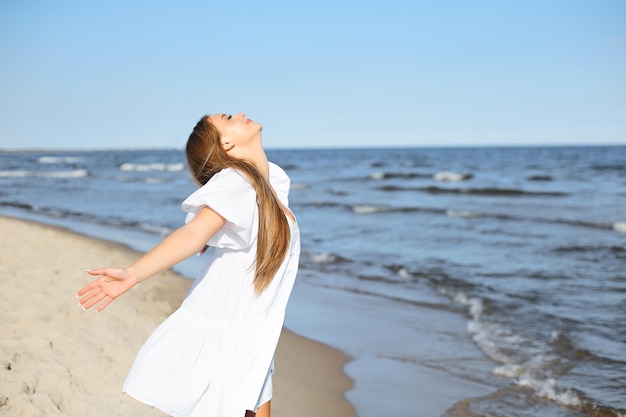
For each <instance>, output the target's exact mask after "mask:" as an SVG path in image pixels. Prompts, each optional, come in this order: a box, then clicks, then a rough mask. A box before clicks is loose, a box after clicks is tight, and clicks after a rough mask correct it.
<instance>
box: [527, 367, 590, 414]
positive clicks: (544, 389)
mask: <svg viewBox="0 0 626 417" xmlns="http://www.w3.org/2000/svg"><path fill="white" fill-rule="evenodd" d="M517 383H518V384H519V385H520V386H522V387H528V388H532V389H533V390H534V391H535V392H536V393H537V395H539V396H540V397H543V398H547V399H549V400H552V401H556V402H557V403H559V404H562V405H568V406H572V407H577V406H579V405H580V404H581V401H580V397H579V396H578V394H576V393H575V392H574V391H571V390H568V389H565V390H561V389H558V388H557V385H556V379H555V378H547V379H544V380H540V379H537V378H535V377H533V376H532V375H531V374H530V373H529V372H526V373H524V374H523V375H521V376H520V377H519V379H518V380H517Z"/></svg>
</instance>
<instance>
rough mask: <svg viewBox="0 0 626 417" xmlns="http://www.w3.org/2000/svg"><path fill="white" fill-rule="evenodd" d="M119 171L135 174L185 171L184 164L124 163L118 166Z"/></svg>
mask: <svg viewBox="0 0 626 417" xmlns="http://www.w3.org/2000/svg"><path fill="white" fill-rule="evenodd" d="M119 169H120V171H137V172H150V171H182V170H184V169H185V164H183V163H178V164H163V163H152V164H132V163H124V164H122V165H120V168H119Z"/></svg>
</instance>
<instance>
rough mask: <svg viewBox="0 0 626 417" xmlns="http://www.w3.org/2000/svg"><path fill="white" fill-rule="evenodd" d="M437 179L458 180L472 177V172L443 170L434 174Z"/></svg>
mask: <svg viewBox="0 0 626 417" xmlns="http://www.w3.org/2000/svg"><path fill="white" fill-rule="evenodd" d="M433 178H434V179H435V180H436V181H440V182H458V181H465V180H468V179H470V178H472V174H464V173H462V172H450V171H442V172H438V173H436V174H435V175H433Z"/></svg>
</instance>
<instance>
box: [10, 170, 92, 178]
mask: <svg viewBox="0 0 626 417" xmlns="http://www.w3.org/2000/svg"><path fill="white" fill-rule="evenodd" d="M88 176H89V171H88V170H86V169H75V170H72V171H18V170H16V171H13V170H11V171H0V178H24V177H45V178H84V177H88Z"/></svg>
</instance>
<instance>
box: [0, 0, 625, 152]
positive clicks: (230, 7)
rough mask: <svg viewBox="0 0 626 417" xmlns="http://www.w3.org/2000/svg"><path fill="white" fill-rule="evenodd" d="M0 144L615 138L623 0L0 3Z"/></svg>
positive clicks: (620, 140) (621, 136)
mask: <svg viewBox="0 0 626 417" xmlns="http://www.w3.org/2000/svg"><path fill="white" fill-rule="evenodd" d="M0 48H1V51H2V52H1V54H0V92H1V93H0V149H14V148H62V149H74V148H76V149H79V148H80V149H85V148H87V149H92V148H163V147H182V146H183V144H184V142H185V140H186V138H187V136H188V134H189V132H190V130H191V128H192V127H193V125H194V124H195V123H196V121H197V120H198V119H199V118H200V117H201V116H202V115H203V114H205V113H235V112H239V111H244V112H246V114H247V115H248V116H249V117H251V118H252V119H254V120H258V121H259V122H261V123H262V124H263V125H264V130H263V132H264V133H263V139H264V142H265V145H266V146H267V147H268V148H292V147H355V146H451V145H516V144H545V145H559V144H626V2H625V1H621V0H613V1H610V0H593V1H591V0H589V1H578V0H563V1H560V0H543V1H533V0H530V1H480V0H477V1H469V0H468V1H460V0H450V1H396V0H388V1H380V0H379V1H368V0H363V1H340V0H335V1H332V2H331V1H325V0H317V1H315V2H307V3H303V2H295V1H272V2H270V1H266V2H263V1H249V2H245V1H233V2H230V1H223V2H212V1H179V2H173V1H129V0H124V1H116V0H113V1H87V0H84V1H69V0H59V1H54V2H52V1H35V0H23V1H19V2H18V1H14V2H8V1H4V2H2V3H1V4H0Z"/></svg>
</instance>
